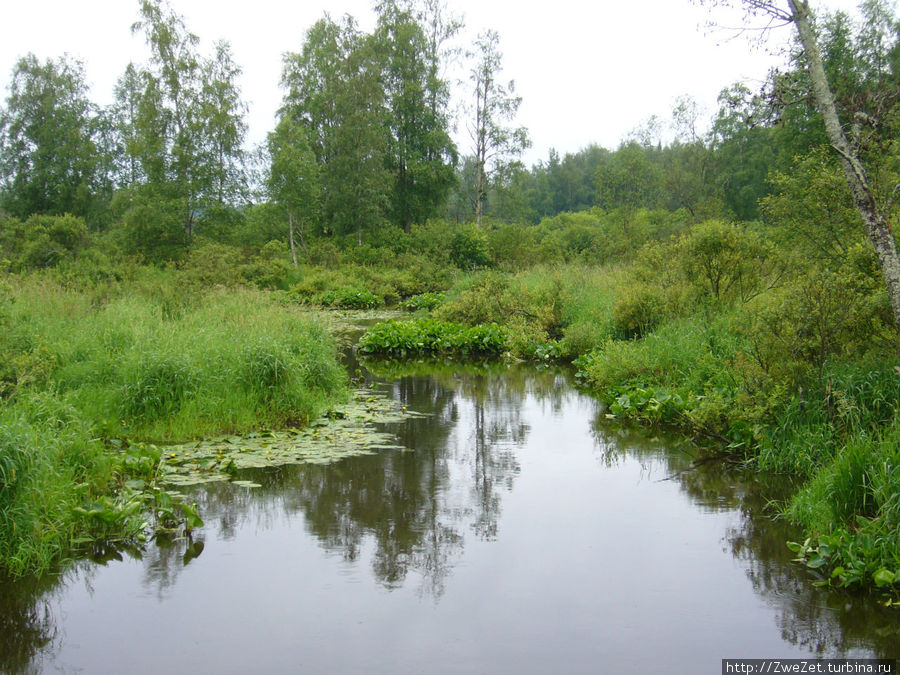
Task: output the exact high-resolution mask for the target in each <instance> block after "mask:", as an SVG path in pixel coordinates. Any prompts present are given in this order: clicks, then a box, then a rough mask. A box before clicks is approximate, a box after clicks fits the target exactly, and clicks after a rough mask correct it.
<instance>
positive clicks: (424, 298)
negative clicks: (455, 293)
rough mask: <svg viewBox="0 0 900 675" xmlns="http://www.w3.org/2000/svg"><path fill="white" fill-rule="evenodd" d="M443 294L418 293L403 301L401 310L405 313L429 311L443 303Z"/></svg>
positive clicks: (444, 297) (444, 298) (444, 296)
mask: <svg viewBox="0 0 900 675" xmlns="http://www.w3.org/2000/svg"><path fill="white" fill-rule="evenodd" d="M445 300H446V295H445V294H444V293H419V294H418V295H413V296H412V297H409V298H407V299H406V300H404V301H403V309H405V310H406V311H407V312H419V311H431V310H433V309H435V308H437V307H439V306H440V305H442V304H443V303H444V301H445Z"/></svg>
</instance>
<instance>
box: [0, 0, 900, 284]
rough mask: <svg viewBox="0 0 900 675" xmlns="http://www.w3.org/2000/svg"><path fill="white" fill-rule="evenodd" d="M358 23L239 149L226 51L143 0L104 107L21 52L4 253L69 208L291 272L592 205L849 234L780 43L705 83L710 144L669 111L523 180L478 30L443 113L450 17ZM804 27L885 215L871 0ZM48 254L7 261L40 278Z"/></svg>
mask: <svg viewBox="0 0 900 675" xmlns="http://www.w3.org/2000/svg"><path fill="white" fill-rule="evenodd" d="M375 9H376V15H377V20H376V24H375V28H374V30H373V31H372V32H371V33H367V32H364V31H362V30H360V29H359V27H358V26H357V25H356V23H355V22H354V20H353V19H352V18H351V17H344V18H342V19H341V20H340V21H335V20H333V19H331V18H330V17H328V16H327V15H326V16H325V17H323V18H322V19H321V20H319V21H318V22H316V23H315V24H314V25H313V26H312V27H311V28H310V29H309V30H308V31H307V33H306V35H305V37H304V40H303V42H302V44H301V48H300V49H299V50H298V51H297V52H292V53H288V54H285V57H284V69H283V73H282V86H283V89H284V102H283V106H282V108H281V110H280V113H279V119H278V122H277V125H276V128H275V129H274V130H272V131H271V132H270V133H269V135H268V138H267V142H266V143H265V147H263V148H259V149H257V150H256V151H253V152H250V151H248V150H247V148H246V130H247V127H246V122H245V119H244V116H245V113H246V105H245V104H244V102H243V100H242V98H241V93H240V90H239V88H238V85H237V79H238V76H239V74H240V67H239V65H238V64H236V63H235V62H234V60H233V58H232V56H231V51H230V47H229V45H228V44H227V43H226V42H218V43H216V44H215V45H214V47H213V50H212V53H211V54H206V55H204V54H202V53H200V52H199V48H198V44H199V41H198V38H197V36H196V35H194V34H193V33H191V32H190V31H189V30H188V29H187V27H186V26H185V25H184V23H183V21H182V19H181V18H180V17H179V16H178V15H176V14H174V13H173V12H172V11H171V9H170V8H169V7H168V6H167V5H165V4H164V2H162V0H142V2H141V3H140V5H139V21H138V22H136V23H135V25H134V27H133V30H134V31H135V32H137V33H140V34H142V35H143V36H144V37H145V39H146V41H147V44H148V46H149V48H150V59H149V61H148V63H145V64H129V66H128V67H127V68H126V70H125V72H124V74H123V75H122V77H121V78H120V80H119V82H118V84H117V86H116V90H115V103H114V104H113V105H112V106H110V107H108V108H105V109H103V108H100V107H99V106H97V105H96V104H94V103H93V102H92V101H91V100H90V99H89V97H88V92H87V87H86V85H85V74H84V70H83V68H82V66H81V65H80V64H79V63H78V62H77V61H74V60H72V59H71V58H69V57H62V58H60V59H58V60H56V61H46V62H43V63H41V62H40V61H38V60H37V59H36V58H35V57H34V56H33V55H28V56H25V57H23V58H22V59H21V60H20V61H19V62H18V64H17V65H16V68H15V70H14V72H13V75H12V80H11V82H10V86H9V95H8V97H7V99H6V104H5V106H4V107H3V108H2V111H0V211H2V213H4V214H6V215H7V216H9V217H11V218H12V219H15V220H17V221H18V223H19V224H18V225H12V224H10V225H7V226H6V229H7V232H6V238H7V239H9V238H10V237H11V236H13V230H16V231H18V232H22V230H23V225H22V223H23V222H24V221H27V220H28V219H29V218H30V217H32V216H35V215H37V216H63V215H65V214H68V215H71V216H74V217H76V218H81V219H82V220H83V222H84V225H85V227H86V228H87V231H88V232H89V233H92V234H97V233H103V234H104V235H107V234H109V235H110V236H111V238H112V239H113V240H114V243H115V246H116V247H117V248H118V249H120V250H121V251H122V252H124V253H130V254H136V255H140V256H143V257H144V258H145V259H146V260H148V261H160V260H168V259H175V258H180V257H183V255H184V254H185V252H186V251H187V250H189V248H190V246H191V245H192V243H193V242H194V241H195V235H197V234H201V235H204V236H206V237H208V238H213V239H215V240H217V241H227V242H231V243H234V244H238V245H251V246H258V245H261V244H264V243H266V242H267V241H269V240H271V239H279V240H282V241H284V242H286V243H288V244H289V245H290V246H291V249H292V252H293V255H294V258H295V260H296V258H297V255H298V250H299V251H300V254H301V255H302V254H303V253H308V248H309V242H308V241H307V240H308V239H309V238H310V237H321V236H324V237H335V236H341V235H347V234H353V235H354V236H355V238H356V243H357V244H361V243H363V242H364V240H367V239H368V240H371V241H375V240H378V239H379V238H383V236H384V235H383V232H384V231H385V230H386V229H388V230H389V229H400V230H403V231H405V232H409V231H410V228H411V226H412V225H413V224H424V223H426V222H427V221H428V220H429V219H440V218H443V219H447V220H449V221H451V222H456V223H464V222H470V221H472V220H477V221H478V222H479V223H480V222H481V220H482V219H483V218H489V219H492V221H493V222H501V223H502V222H506V223H518V224H523V225H530V224H536V223H538V222H540V221H541V220H542V219H544V218H548V217H553V216H555V215H557V214H559V213H562V212H576V211H583V210H587V209H590V208H597V207H599V208H601V209H603V211H604V212H606V213H613V212H619V213H621V214H622V219H623V224H624V225H623V226H624V227H628V222H627V221H628V213H630V212H633V211H636V210H637V209H641V208H646V209H651V210H655V209H667V210H670V211H677V210H680V209H684V210H686V211H687V212H688V213H689V214H690V217H691V219H692V220H693V221H695V222H700V221H702V220H704V219H708V218H722V219H726V220H738V221H753V220H758V219H765V220H767V221H769V222H771V223H774V224H777V225H778V226H779V227H781V226H784V227H785V228H789V229H794V230H797V231H804V238H805V239H806V240H808V244H809V247H810V248H812V249H819V250H818V251H817V255H824V256H831V255H834V254H835V252H836V251H837V252H838V253H839V252H840V250H843V249H846V247H847V237H848V236H854V235H853V234H852V233H853V232H857V231H859V229H860V228H859V222H858V217H856V216H855V215H854V214H853V212H852V204H851V203H850V202H849V201H848V200H849V197H848V193H847V190H846V188H844V187H842V185H841V180H840V168H839V165H838V162H837V159H836V157H835V155H834V153H833V152H832V151H830V150H829V147H828V142H827V139H826V135H825V131H824V127H823V124H822V119H821V116H820V115H819V113H818V112H817V111H816V107H815V106H814V105H813V101H812V98H811V95H810V93H809V92H810V90H811V86H810V82H809V76H808V75H807V70H806V62H805V56H804V52H803V50H802V49H800V48H799V46H798V47H797V49H796V50H795V52H794V54H793V56H792V59H791V61H790V64H789V66H788V67H787V68H786V69H784V70H781V71H773V72H772V73H771V75H770V77H769V79H768V81H767V82H766V84H765V85H764V86H763V88H762V89H760V90H759V91H751V90H750V89H749V88H748V87H747V86H745V85H743V84H734V85H732V86H730V87H729V88H727V89H726V90H724V91H723V92H722V94H721V96H720V98H719V109H718V111H717V112H716V114H715V117H714V120H713V122H712V126H711V128H710V129H709V131H708V132H703V131H702V129H703V128H704V126H705V120H704V119H703V113H702V111H701V110H700V109H699V108H698V106H697V104H696V103H695V102H694V101H693V100H692V99H690V98H689V97H682V98H680V99H679V100H678V101H677V102H676V104H675V106H674V109H673V110H672V114H671V121H670V122H669V123H668V124H666V123H664V122H663V121H662V120H660V119H659V118H656V117H653V118H650V120H648V121H647V122H646V123H644V124H643V125H642V126H641V127H640V128H639V129H638V130H636V131H635V132H634V133H633V134H632V136H631V137H630V138H629V139H627V140H626V141H624V142H623V143H622V144H621V145H620V146H619V147H618V148H617V149H615V150H608V149H605V148H602V147H598V146H595V145H592V146H588V147H586V148H585V149H583V150H581V151H579V152H576V153H569V154H566V155H565V156H560V155H559V154H558V153H556V152H555V151H551V152H550V155H549V157H548V159H547V160H546V161H542V162H539V163H538V164H537V165H535V166H533V167H531V168H530V169H527V168H526V167H525V166H524V165H522V163H521V162H520V161H519V160H518V157H520V154H521V151H522V150H523V149H524V148H525V147H527V145H528V136H527V132H526V131H525V130H524V129H522V128H516V127H515V126H514V124H513V121H514V116H515V112H516V110H517V107H518V104H519V102H520V99H519V98H518V97H517V96H516V95H515V88H514V83H512V82H510V83H509V84H507V85H501V83H500V80H499V75H500V73H501V71H502V55H501V53H500V50H499V37H498V36H497V34H496V33H494V32H487V33H485V34H483V35H481V36H479V38H478V39H477V40H476V41H475V43H474V45H473V46H472V48H471V50H470V51H469V52H467V58H468V61H467V63H468V64H469V71H470V72H469V74H470V79H471V83H470V84H471V88H470V94H471V99H472V100H473V101H474V103H473V105H472V106H469V109H468V111H467V112H466V113H465V117H464V119H456V120H454V116H453V114H452V113H451V110H453V109H454V108H455V107H457V106H456V102H453V101H451V87H450V84H449V82H448V80H447V78H446V75H445V73H446V71H447V65H448V61H449V60H450V59H451V58H455V57H457V56H459V55H460V54H459V51H460V50H459V49H456V48H455V47H454V46H453V45H455V44H456V39H457V38H458V35H459V31H460V28H461V25H462V23H461V21H460V20H459V19H458V18H457V17H454V16H453V15H452V14H450V13H449V12H448V10H447V7H446V4H444V3H443V2H440V0H417V1H413V0H409V1H401V0H384V1H382V2H379V3H378V4H377V5H376V8H375ZM818 26H819V31H820V42H821V44H822V54H823V59H824V62H825V67H826V71H827V73H828V75H829V78H830V82H831V84H832V89H833V91H834V95H835V99H836V101H837V103H838V106H839V112H840V113H841V115H842V119H843V120H844V121H845V124H846V126H847V128H848V130H849V131H850V133H851V135H852V137H853V142H854V143H855V144H856V146H857V147H858V148H859V151H860V154H861V156H862V158H863V160H864V162H865V165H866V166H867V168H868V171H869V173H870V180H871V183H872V186H873V189H874V191H875V193H876V196H877V198H878V199H879V201H880V203H882V204H885V205H886V210H887V211H888V212H889V211H890V209H891V207H892V205H893V198H894V192H895V185H896V184H897V183H898V169H897V155H898V153H897V149H896V138H897V137H898V129H897V125H898V122H897V119H898V117H897V115H896V106H897V102H898V93H900V87H898V82H897V77H898V64H897V60H898V58H900V57H898V47H897V44H898V41H897V36H898V28H897V20H896V17H895V16H894V14H893V12H892V11H891V10H890V8H889V7H888V6H887V4H886V3H885V2H882V1H880V0H871V1H867V2H864V3H863V4H862V5H861V18H860V20H858V21H854V20H852V19H851V18H850V17H849V16H848V15H846V14H843V13H840V12H838V13H834V14H826V15H823V16H821V17H819V22H818ZM454 122H455V123H457V124H462V125H464V126H466V127H467V128H468V129H469V131H470V132H471V137H472V141H473V143H472V146H471V148H469V149H468V150H469V152H470V154H467V155H461V152H460V148H458V147H457V146H456V144H455V143H454V141H453V139H452V137H451V133H450V130H451V127H452V125H453V124H454ZM664 136H665V137H667V138H672V139H673V140H670V141H668V142H666V143H663V141H662V139H663V137H664ZM820 228H823V229H824V233H825V234H824V236H819V234H818V231H819V229H820ZM25 229H26V230H28V229H29V228H25ZM31 229H33V228H31ZM38 229H40V228H38ZM40 236H43V235H40ZM70 243H71V242H70ZM295 244H296V246H295ZM63 247H65V245H64V246H63ZM52 248H53V247H51V249H52ZM302 249H307V250H306V251H303V250H302ZM58 253H59V251H58V250H56V251H54V250H49V249H48V250H46V251H45V252H44V255H41V254H38V253H36V252H32V253H31V254H30V256H29V257H28V260H23V261H21V263H22V266H25V267H30V266H35V265H36V266H40V265H41V262H42V261H43V262H44V263H45V264H49V263H51V262H52V261H53V260H54V259H55V258H56V257H58V255H57V254H58ZM7 257H8V256H7ZM12 262H15V261H12Z"/></svg>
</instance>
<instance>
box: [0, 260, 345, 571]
mask: <svg viewBox="0 0 900 675" xmlns="http://www.w3.org/2000/svg"><path fill="white" fill-rule="evenodd" d="M2 307H3V310H2V317H0V322H2V326H3V330H2V331H0V342H2V344H0V383H2V384H0V386H2V387H3V391H2V396H3V398H2V409H0V483H2V492H0V566H2V568H3V569H4V570H5V571H7V572H11V573H13V574H21V573H26V572H39V571H41V570H44V569H47V567H48V565H49V564H50V563H51V562H52V561H53V560H55V559H58V558H59V557H60V556H61V555H64V554H65V552H66V551H68V550H69V549H70V548H71V546H72V544H73V542H77V541H83V540H85V539H86V538H89V537H90V536H93V535H97V534H103V532H100V531H101V530H105V534H106V535H108V536H110V537H112V538H115V537H118V536H125V535H126V534H127V533H129V532H131V533H133V534H138V533H139V532H138V531H139V530H140V527H139V525H140V523H141V522H142V521H141V518H142V517H143V516H142V514H140V513H139V512H138V511H139V510H140V509H138V508H136V506H135V505H136V504H138V506H140V504H139V503H138V501H139V500H138V501H136V497H135V494H133V492H129V491H128V490H124V488H125V487H126V486H131V487H134V485H135V483H134V482H133V481H135V480H140V481H145V482H147V481H150V480H152V478H153V475H154V469H155V464H156V463H158V459H159V458H158V452H155V451H154V450H153V446H152V445H151V446H148V445H146V444H147V443H168V442H176V441H183V440H187V439H191V438H201V437H209V436H215V435H221V434H226V433H241V432H245V431H248V430H250V429H255V428H261V427H283V426H295V425H303V424H305V423H306V422H307V421H309V420H310V419H311V418H313V417H315V416H317V415H319V414H320V413H321V412H323V411H324V410H325V409H326V408H327V407H328V406H330V405H331V404H333V403H334V402H336V401H337V400H340V399H341V398H342V397H343V396H344V395H345V375H344V373H343V371H342V369H341V367H340V366H339V364H338V362H337V360H336V354H335V348H334V343H333V341H332V339H331V338H330V336H329V335H328V334H327V333H326V332H325V330H324V329H323V328H322V327H321V326H320V325H319V324H318V323H317V322H316V321H315V320H314V318H313V317H311V316H310V315H308V314H303V313H302V312H300V311H298V309H297V308H296V307H294V306H290V305H285V304H284V303H281V302H277V301H275V300H274V299H273V298H271V297H270V295H269V294H266V293H263V292H260V291H256V290H252V289H248V288H232V289H229V290H225V289H221V288H220V289H208V290H204V289H200V288H197V287H181V288H174V287H173V286H172V279H171V277H170V276H167V275H166V274H164V273H160V272H158V271H155V270H149V269H148V270H145V271H143V272H142V273H141V274H140V275H139V277H138V278H136V279H132V280H130V281H129V282H127V283H106V284H101V285H97V286H93V287H82V288H81V289H79V290H73V289H72V288H68V287H67V286H66V285H65V284H64V283H61V282H60V281H59V279H58V278H55V277H52V276H49V275H34V276H26V277H8V278H7V279H6V281H5V286H4V289H3V303H2ZM148 448H149V449H148ZM104 513H105V514H106V515H105V516H104V515H103V514H104ZM104 517H105V518H106V520H107V521H108V522H107V523H106V525H107V526H103V527H99V526H100V525H102V521H103V520H104Z"/></svg>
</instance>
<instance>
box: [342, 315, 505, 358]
mask: <svg viewBox="0 0 900 675" xmlns="http://www.w3.org/2000/svg"><path fill="white" fill-rule="evenodd" d="M506 346H507V332H506V330H504V329H503V328H502V327H501V326H498V325H497V324H494V323H491V324H485V325H478V326H465V325H463V324H459V323H453V322H448V321H435V320H434V319H413V320H411V321H384V322H381V323H379V324H376V325H375V326H373V327H372V328H370V329H369V330H368V331H366V333H365V334H364V335H363V336H362V338H360V341H359V351H360V352H361V353H363V354H374V355H379V356H392V357H396V358H405V357H407V356H425V355H436V356H437V355H439V356H461V357H466V356H500V355H501V354H503V352H504V351H506Z"/></svg>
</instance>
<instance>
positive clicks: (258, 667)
mask: <svg viewBox="0 0 900 675" xmlns="http://www.w3.org/2000/svg"><path fill="white" fill-rule="evenodd" d="M391 388H392V391H393V394H394V395H395V396H396V397H398V398H399V399H400V400H402V402H403V403H404V404H406V405H409V407H410V408H411V409H415V410H421V411H425V412H431V413H432V416H431V417H429V418H427V419H414V420H411V421H409V422H408V423H407V424H406V425H405V426H403V427H399V428H398V429H397V430H396V431H397V433H398V437H399V438H400V440H401V442H402V443H403V444H405V445H407V446H408V447H410V448H413V449H414V450H415V452H413V453H399V452H385V453H381V454H379V455H377V456H374V457H360V458H355V459H351V460H347V461H344V462H341V463H339V464H336V465H333V466H330V467H322V466H309V467H284V468H282V469H280V470H278V471H275V472H268V473H266V472H255V473H254V474H253V478H254V480H257V481H258V482H260V483H262V484H263V486H262V487H261V488H258V489H255V490H248V489H246V488H238V487H234V486H230V485H212V486H210V487H209V488H208V489H202V490H197V491H196V496H197V499H198V501H199V502H200V506H201V509H202V512H203V514H204V518H205V520H206V527H205V528H204V529H203V531H202V532H201V534H200V535H199V539H200V540H202V544H203V549H202V553H201V554H200V555H199V556H197V557H194V558H193V559H191V557H192V555H193V556H196V554H197V553H198V550H199V546H198V545H197V544H199V543H200V542H199V541H198V542H195V548H194V549H193V550H192V551H189V552H187V555H186V551H185V545H184V543H183V542H179V543H176V544H175V545H173V546H171V547H169V548H160V547H156V546H153V547H149V549H148V551H147V553H146V555H145V556H144V559H143V560H142V561H132V560H128V561H126V562H122V563H119V562H113V563H110V564H109V565H108V566H106V567H103V568H94V569H90V568H89V567H86V568H85V569H86V571H84V572H82V573H81V574H80V575H78V574H73V575H70V576H71V577H75V578H72V579H71V580H70V582H69V584H68V587H67V588H65V589H64V590H60V591H59V592H58V595H59V598H58V599H50V600H48V601H47V607H49V608H50V610H51V614H52V617H53V620H52V621H50V625H48V626H47V627H46V631H47V632H48V633H49V632H52V626H55V627H56V630H57V631H58V634H57V635H56V639H55V640H53V641H52V647H51V648H50V650H49V651H48V652H46V659H47V660H46V662H45V663H44V667H45V668H46V669H47V670H52V669H54V668H60V669H62V670H64V671H69V670H75V669H77V668H84V669H85V671H86V672H92V673H94V672H117V671H119V670H120V669H121V668H124V667H126V666H127V669H128V671H129V672H161V671H169V672H186V671H197V672H248V671H253V672H298V671H301V670H302V671H313V672H322V671H331V672H355V671H360V672H365V671H378V672H384V671H397V672H408V671H415V672H419V671H428V672H435V671H453V672H460V671H462V672H466V671H480V672H483V671H499V672H548V671H561V672H597V671H598V669H599V670H605V671H608V672H617V671H621V672H632V671H634V670H635V669H638V668H639V666H638V665H636V661H635V659H636V658H639V659H640V660H641V663H643V664H645V666H646V667H648V668H649V667H651V666H652V668H654V669H655V670H656V671H657V672H685V669H686V668H695V669H696V670H697V672H718V668H719V666H720V660H721V659H722V658H738V657H747V656H748V655H751V656H757V657H774V656H777V657H780V658H784V657H787V656H808V655H810V654H811V653H813V654H816V653H817V654H820V655H837V654H845V655H867V654H872V653H873V652H872V651H867V650H872V649H878V647H877V646H876V645H877V640H878V638H876V637H875V631H876V629H877V628H878V627H879V626H880V625H882V626H883V625H891V624H887V623H886V621H887V620H888V619H886V618H885V617H886V616H889V615H885V616H882V615H881V614H880V611H879V609H878V608H877V607H875V605H874V604H873V603H869V604H866V603H864V602H862V601H859V600H856V601H851V604H850V606H844V605H845V604H846V602H847V599H846V598H844V599H843V600H841V601H837V600H836V598H837V597H838V596H829V595H825V594H822V593H819V592H817V591H816V590H814V589H813V588H812V587H811V586H810V585H809V584H808V583H806V582H804V581H803V580H801V579H800V578H798V577H797V576H795V574H796V572H797V569H796V568H795V567H793V566H791V565H790V564H789V563H788V561H789V557H790V554H789V552H787V550H786V548H785V547H784V544H783V542H784V539H785V537H787V536H789V534H788V532H786V531H784V526H783V525H777V526H776V525H775V524H773V523H771V522H770V521H767V520H764V519H755V520H751V519H750V518H749V517H748V514H750V513H753V512H758V511H759V510H760V509H761V508H762V504H763V502H762V501H761V500H760V499H759V498H758V497H756V496H754V495H755V493H754V490H753V489H752V485H751V484H750V483H745V482H742V480H741V479H740V477H737V476H735V475H725V474H722V473H721V472H719V471H717V470H716V469H715V467H710V469H709V470H703V471H685V469H688V468H689V466H690V448H689V447H683V448H681V449H677V448H676V449H674V450H672V449H671V444H668V445H669V446H670V447H669V450H667V451H664V449H663V448H664V447H665V446H664V442H663V441H659V440H648V438H647V437H646V435H640V434H633V433H629V432H627V431H623V430H615V429H614V428H610V427H607V426H606V425H605V424H604V422H603V421H602V420H603V415H602V414H601V411H600V410H599V408H598V406H597V404H596V403H595V402H594V401H592V400H591V399H589V398H586V397H583V396H581V395H579V394H577V393H576V392H574V391H573V390H572V389H571V388H570V387H569V386H568V384H566V382H565V381H564V380H563V379H562V378H560V377H557V376H553V375H551V374H543V375H536V374H534V373H531V374H527V371H525V370H513V371H511V372H510V373H509V374H508V375H506V376H503V377H500V376H498V375H497V374H482V375H476V376H462V375H452V374H443V375H441V374H438V375H435V376H434V377H432V378H424V377H406V378H402V379H400V380H398V381H396V382H395V383H394V384H393V385H392V387H391ZM186 560H187V561H188V564H187V565H185V561H186ZM748 581H749V582H750V583H748ZM829 603H833V604H835V607H833V608H829V607H828V604H829ZM39 604H40V603H39ZM854 605H855V606H854ZM861 636H862V637H861ZM869 638H871V639H869ZM3 639H6V638H0V640H3ZM894 639H896V638H894ZM890 640H891V636H887V637H885V638H884V640H883V641H882V643H881V644H882V647H881V649H882V651H883V650H884V649H886V646H885V645H888V644H892V643H891V642H890ZM37 646H38V645H34V646H33V648H36V647H37ZM882 655H884V656H888V655H889V654H882ZM0 665H2V664H0Z"/></svg>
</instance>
